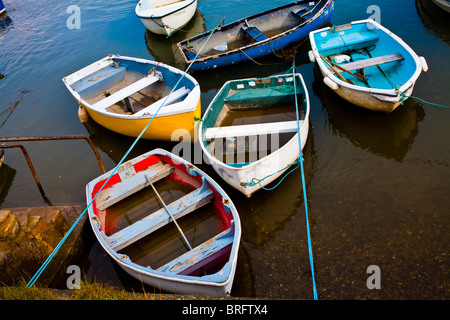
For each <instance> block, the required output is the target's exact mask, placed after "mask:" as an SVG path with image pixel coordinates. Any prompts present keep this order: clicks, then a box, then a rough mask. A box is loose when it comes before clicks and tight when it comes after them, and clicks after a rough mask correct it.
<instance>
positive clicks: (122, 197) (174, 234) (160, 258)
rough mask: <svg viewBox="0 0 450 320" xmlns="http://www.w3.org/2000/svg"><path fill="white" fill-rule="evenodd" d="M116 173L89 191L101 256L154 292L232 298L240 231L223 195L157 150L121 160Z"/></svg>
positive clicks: (102, 178) (187, 166) (95, 182)
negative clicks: (104, 253)
mask: <svg viewBox="0 0 450 320" xmlns="http://www.w3.org/2000/svg"><path fill="white" fill-rule="evenodd" d="M113 173H114V172H112V171H111V172H108V173H106V174H104V175H102V176H100V177H98V178H97V179H94V180H93V181H92V182H90V183H89V184H88V186H87V187H86V195H87V202H88V203H91V202H92V206H89V217H90V222H91V226H92V228H93V230H94V233H95V235H96V237H97V239H98V241H99V242H100V244H101V245H102V246H103V248H104V249H105V250H106V252H107V253H108V254H109V255H110V256H111V257H112V258H113V259H114V260H115V261H116V262H117V263H118V264H119V265H120V266H121V267H122V268H123V269H124V270H125V271H126V272H128V273H129V274H130V275H131V276H133V277H135V278H136V279H138V280H141V281H143V282H144V283H146V284H148V285H151V286H153V287H155V288H161V289H163V290H165V291H169V292H177V293H183V294H201V295H214V296H216V295H217V296H225V295H229V294H230V292H231V287H232V284H233V280H234V274H235V270H236V262H237V256H238V250H239V243H240V238H241V225H240V219H239V216H238V213H237V210H236V208H235V206H234V204H233V203H232V201H231V199H230V198H229V197H228V195H227V194H226V193H225V191H223V190H222V189H221V188H220V186H219V185H218V184H217V183H216V182H214V181H213V180H212V179H211V178H210V177H209V176H208V175H206V174H205V173H204V172H202V171H201V170H199V169H198V168H196V167H194V166H193V165H192V164H190V163H188V162H186V161H184V160H183V159H181V158H179V157H177V156H175V155H173V154H171V153H169V152H167V151H164V150H162V149H155V150H153V151H150V152H147V153H145V154H143V155H141V156H139V157H137V158H134V159H132V160H130V161H128V162H125V163H124V164H123V165H121V166H120V167H119V168H118V169H117V173H115V174H114V175H112V174H113ZM111 175H112V177H111V179H110V180H108V181H107V178H108V177H109V176H111ZM105 182H106V185H105ZM104 185H105V186H104ZM103 186H104V189H102V188H103ZM152 190H153V191H152ZM93 199H95V200H94V201H93ZM149 213H150V215H149Z"/></svg>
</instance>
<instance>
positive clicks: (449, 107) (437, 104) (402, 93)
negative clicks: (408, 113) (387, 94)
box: [397, 90, 450, 109]
mask: <svg viewBox="0 0 450 320" xmlns="http://www.w3.org/2000/svg"><path fill="white" fill-rule="evenodd" d="M397 93H398V94H400V96H401V100H402V105H403V103H404V102H405V100H406V98H413V99H417V100H419V101H422V102H423V103H426V104H431V105H433V106H437V107H442V108H447V109H450V106H444V105H443V104H439V103H433V102H429V101H426V100H424V99H422V98H419V97H415V96H408V95H406V94H405V93H404V92H401V91H400V90H397Z"/></svg>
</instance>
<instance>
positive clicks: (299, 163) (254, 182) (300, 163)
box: [244, 60, 317, 300]
mask: <svg viewBox="0 0 450 320" xmlns="http://www.w3.org/2000/svg"><path fill="white" fill-rule="evenodd" d="M291 70H292V73H293V76H294V77H293V78H294V96H295V97H297V85H296V83H295V80H296V78H295V60H294V61H293V63H292V67H291V69H289V70H288V71H287V72H286V74H287V73H288V72H290V71H291ZM295 112H296V117H297V136H298V149H299V156H298V158H297V160H296V161H295V162H293V163H291V164H289V165H287V166H286V167H284V168H283V169H280V170H278V171H277V172H275V173H272V174H270V175H268V176H266V177H264V178H262V179H257V178H253V179H252V181H250V182H244V184H245V185H246V186H249V187H253V186H255V185H257V184H258V185H259V186H260V187H261V188H262V189H264V190H273V189H275V188H276V187H278V186H279V185H280V184H281V182H282V181H283V180H284V179H285V178H286V177H287V176H288V175H289V174H290V173H291V172H293V171H295V170H296V169H297V168H298V167H299V166H300V170H301V174H302V187H303V201H304V203H305V215H306V234H307V236H308V252H309V262H310V266H311V275H312V282H313V294H314V300H317V289H316V281H315V276H314V259H313V252H312V244H311V235H310V232H309V218H308V200H307V197H306V183H305V173H304V170H303V161H304V159H303V152H302V144H301V136H300V118H299V113H298V102H297V98H296V99H295ZM294 164H297V165H296V166H295V168H293V169H291V170H290V171H289V172H288V173H286V174H285V175H284V176H283V178H281V180H280V181H278V183H277V184H276V185H275V186H273V187H270V188H266V187H264V186H263V185H261V182H262V181H264V180H265V179H267V178H268V177H271V176H273V175H275V174H277V173H279V172H281V171H284V170H286V169H287V168H289V167H290V166H292V165H294Z"/></svg>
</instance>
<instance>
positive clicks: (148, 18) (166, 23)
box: [136, 0, 197, 36]
mask: <svg viewBox="0 0 450 320" xmlns="http://www.w3.org/2000/svg"><path fill="white" fill-rule="evenodd" d="M143 1H148V0H141V1H140V2H139V3H138V5H137V6H136V15H137V16H138V17H139V19H140V20H141V22H142V23H143V24H144V26H145V27H146V28H147V30H148V31H150V32H152V33H156V34H161V35H167V36H170V35H171V34H173V33H174V32H176V31H177V30H179V29H181V28H182V27H184V26H185V25H186V24H187V23H188V22H189V21H190V20H191V19H192V17H193V16H194V14H195V12H196V11H197V0H195V1H192V2H190V1H184V2H187V3H188V2H189V3H190V4H188V5H187V6H184V7H181V8H180V9H175V10H173V11H170V12H168V13H167V14H161V15H156V14H147V13H144V12H142V11H140V10H139V6H140V4H141V3H142V2H143Z"/></svg>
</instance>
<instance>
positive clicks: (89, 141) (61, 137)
mask: <svg viewBox="0 0 450 320" xmlns="http://www.w3.org/2000/svg"><path fill="white" fill-rule="evenodd" d="M76 139H83V140H86V141H87V142H88V143H89V145H90V146H91V148H92V150H93V151H94V154H95V156H96V157H97V161H98V163H99V165H100V169H101V170H102V172H103V173H106V170H105V167H104V165H103V162H102V159H101V158H100V154H99V153H98V151H97V148H96V147H95V145H94V143H93V142H92V140H91V139H90V138H89V137H87V136H60V137H10V138H0V142H17V141H48V140H76ZM8 148H20V149H21V150H22V153H23V155H24V156H25V159H26V160H27V164H28V167H29V168H30V171H31V173H32V174H33V177H34V180H35V181H36V184H37V186H38V188H39V192H40V193H41V195H42V197H43V198H44V200H45V201H46V202H47V203H48V205H50V206H52V203H51V202H50V200H49V199H48V198H47V196H46V195H45V192H44V189H43V188H42V185H41V182H40V181H39V178H38V176H37V174H36V170H34V167H33V164H32V163H31V159H30V156H29V155H28V152H27V150H26V148H25V147H24V146H23V145H21V144H10V145H0V149H8Z"/></svg>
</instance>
